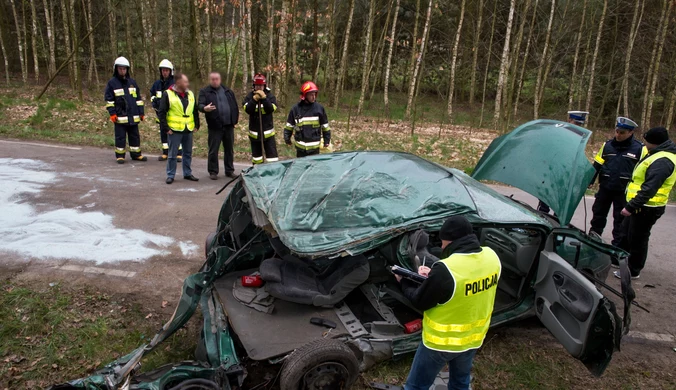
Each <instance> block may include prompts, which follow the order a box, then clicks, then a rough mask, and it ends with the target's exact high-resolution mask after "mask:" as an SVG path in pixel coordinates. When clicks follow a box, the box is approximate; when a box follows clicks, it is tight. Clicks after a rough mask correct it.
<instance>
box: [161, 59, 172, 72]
mask: <svg viewBox="0 0 676 390" xmlns="http://www.w3.org/2000/svg"><path fill="white" fill-rule="evenodd" d="M159 68H160V69H162V68H166V69H169V70H171V73H174V64H172V63H171V61H169V60H168V59H166V58H165V59H163V60H162V61H161V62H160V66H159Z"/></svg>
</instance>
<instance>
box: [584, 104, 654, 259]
mask: <svg viewBox="0 0 676 390" xmlns="http://www.w3.org/2000/svg"><path fill="white" fill-rule="evenodd" d="M637 127H638V125H637V124H636V122H634V121H632V120H631V119H629V118H624V117H619V118H617V125H616V126H615V136H614V137H613V138H611V139H609V140H608V141H606V142H605V143H604V144H603V146H602V147H601V148H600V149H599V151H598V153H596V156H595V157H594V168H595V169H596V175H594V179H593V180H592V184H593V183H594V181H595V180H596V177H598V179H599V190H598V192H597V193H596V195H595V197H596V199H595V200H594V205H593V206H592V213H593V217H592V220H591V231H592V232H594V233H596V234H598V235H599V236H600V235H601V234H603V229H604V228H605V227H606V221H607V217H608V212H609V211H610V206H612V207H613V241H612V243H613V245H616V246H617V245H619V240H621V238H622V237H621V227H622V220H623V219H624V217H623V216H622V209H623V208H624V207H625V206H626V204H627V201H626V195H625V193H626V189H627V184H629V181H631V174H632V172H633V171H634V167H635V166H636V164H638V162H639V161H640V160H641V159H643V157H645V155H646V154H647V153H648V150H647V149H646V148H645V146H643V143H641V141H639V140H637V139H636V138H635V137H634V130H635V129H636V128H637Z"/></svg>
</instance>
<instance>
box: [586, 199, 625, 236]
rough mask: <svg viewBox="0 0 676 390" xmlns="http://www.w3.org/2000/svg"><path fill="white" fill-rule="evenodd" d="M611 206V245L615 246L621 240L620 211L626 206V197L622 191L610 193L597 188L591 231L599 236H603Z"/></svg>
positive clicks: (621, 217)
mask: <svg viewBox="0 0 676 390" xmlns="http://www.w3.org/2000/svg"><path fill="white" fill-rule="evenodd" d="M611 205H612V206H613V245H615V246H617V245H618V244H619V243H620V240H621V239H622V220H623V219H624V217H623V216H622V209H623V208H624V206H626V205H627V195H626V194H625V193H624V191H610V190H606V189H603V188H599V191H598V192H597V193H596V199H595V200H594V205H593V206H592V213H593V216H592V220H591V231H593V232H595V233H597V234H598V235H599V236H600V235H602V234H603V229H604V228H605V227H606V222H607V220H608V212H609V211H610V206H611Z"/></svg>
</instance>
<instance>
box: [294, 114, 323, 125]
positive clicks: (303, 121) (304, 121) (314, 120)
mask: <svg viewBox="0 0 676 390" xmlns="http://www.w3.org/2000/svg"><path fill="white" fill-rule="evenodd" d="M305 125H319V117H318V116H308V117H305V118H300V119H298V126H305Z"/></svg>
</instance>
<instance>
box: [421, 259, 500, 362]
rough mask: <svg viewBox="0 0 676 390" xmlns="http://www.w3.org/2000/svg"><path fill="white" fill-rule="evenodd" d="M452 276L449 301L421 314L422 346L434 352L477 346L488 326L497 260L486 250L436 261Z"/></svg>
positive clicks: (474, 347) (496, 273) (497, 267)
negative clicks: (451, 294) (452, 286)
mask: <svg viewBox="0 0 676 390" xmlns="http://www.w3.org/2000/svg"><path fill="white" fill-rule="evenodd" d="M440 262H441V263H442V264H443V265H444V266H446V268H448V271H449V272H450V273H451V275H452V276H453V279H454V281H455V290H454V292H453V296H452V297H451V299H450V300H449V301H448V302H446V303H443V304H440V305H437V306H436V307H433V308H431V309H429V310H426V311H425V313H424V314H423V331H422V340H423V344H424V345H425V346H426V347H427V348H429V349H433V350H436V351H443V352H464V351H467V350H470V349H476V348H479V347H480V346H481V344H482V343H483V341H484V337H486V332H488V327H489V326H490V324H491V314H492V313H493V305H494V303H495V292H496V291H497V288H498V280H499V279H500V271H501V268H502V267H501V265H500V259H499V258H498V255H496V254H495V252H494V251H493V250H492V249H491V248H488V247H482V248H481V252H479V253H456V254H452V255H451V256H449V257H448V258H446V259H444V260H441V261H440Z"/></svg>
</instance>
